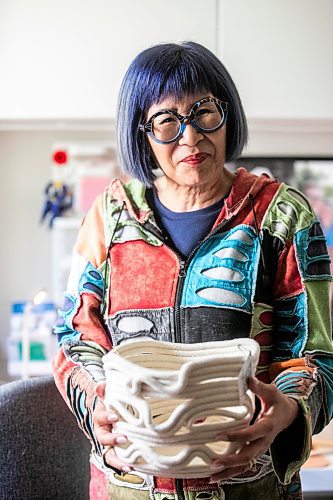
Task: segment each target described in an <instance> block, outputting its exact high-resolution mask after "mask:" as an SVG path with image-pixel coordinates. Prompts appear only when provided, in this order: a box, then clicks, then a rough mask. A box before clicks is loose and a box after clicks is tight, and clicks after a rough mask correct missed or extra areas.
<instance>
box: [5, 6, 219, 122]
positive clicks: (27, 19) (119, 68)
mask: <svg viewBox="0 0 333 500" xmlns="http://www.w3.org/2000/svg"><path fill="white" fill-rule="evenodd" d="M181 40H195V41H198V42H200V43H203V44H204V45H206V46H208V47H209V48H210V49H212V50H215V48H216V1H215V0H205V1H204V2H203V1H202V0H167V1H160V0H139V1H135V0H93V1H92V0H85V1H82V0H70V1H68V0H57V1H53V0H33V1H28V2H27V1H26V0H13V1H10V0H5V1H2V2H0V67H1V78H0V120H1V119H2V120H6V119H9V120H10V119H18V120H20V119H48V118H51V119H59V118H65V119H66V118H75V119H78V118H79V119H80V118H97V119H101V118H110V117H112V116H114V113H115V107H116V99H117V94H118V89H119V85H120V82H121V79H122V77H123V75H124V73H125V70H126V69H127V67H128V65H129V63H130V61H131V60H132V59H133V57H134V56H135V55H136V54H137V53H138V52H139V51H140V50H142V49H144V48H146V47H148V46H150V45H153V44H156V43H159V42H163V41H181Z"/></svg>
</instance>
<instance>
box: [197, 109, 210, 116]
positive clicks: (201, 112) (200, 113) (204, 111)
mask: <svg viewBox="0 0 333 500" xmlns="http://www.w3.org/2000/svg"><path fill="white" fill-rule="evenodd" d="M210 113H213V110H211V109H207V108H205V109H198V111H197V112H196V113H195V116H203V115H208V114H210Z"/></svg>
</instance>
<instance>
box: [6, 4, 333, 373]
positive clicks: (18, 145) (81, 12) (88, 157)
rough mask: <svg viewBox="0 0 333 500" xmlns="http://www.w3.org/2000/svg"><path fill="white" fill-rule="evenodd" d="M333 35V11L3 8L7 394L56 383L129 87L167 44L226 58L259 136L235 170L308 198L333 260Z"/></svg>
mask: <svg viewBox="0 0 333 500" xmlns="http://www.w3.org/2000/svg"><path fill="white" fill-rule="evenodd" d="M332 26H333V2H332V0H317V1H316V2H314V1H313V0H293V1H290V0H251V1H248V0H205V1H204V2H203V1H202V0H182V1H179V0H168V1H167V2H162V1H156V0H140V1H134V0H133V1H131V0H122V1H121V2H120V1H119V0H57V1H55V0H29V1H26V0H0V68H1V69H0V72H1V77H0V168H1V183H0V200H1V212H0V217H1V246H0V256H1V263H2V266H1V277H2V280H1V287H0V380H1V381H2V382H5V381H8V380H13V379H16V378H20V377H22V376H24V375H26V376H27V375H28V376H35V375H40V374H44V373H50V371H51V369H50V364H51V360H52V355H53V353H54V349H55V339H54V337H53V335H52V333H51V326H52V322H53V321H54V316H55V313H56V309H57V307H58V306H59V305H60V302H61V297H62V293H63V291H64V287H65V285H66V279H67V275H68V272H69V265H70V258H71V250H72V246H73V244H74V241H75V237H76V233H77V230H78V228H79V225H80V222H81V220H82V217H83V216H84V214H85V213H86V211H87V210H88V208H89V206H90V204H91V202H92V200H93V199H94V197H95V196H96V195H97V194H98V193H99V192H100V191H101V190H102V189H103V188H104V186H105V185H106V184H107V183H108V182H109V180H110V178H111V177H113V176H115V175H121V173H120V172H119V167H118V163H117V150H116V144H115V134H114V125H115V108H116V100H117V94H118V90H119V86H120V82H121V79H122V77H123V75H124V72H125V70H126V68H127V67H128V65H129V63H130V61H131V60H132V58H133V57H134V56H135V55H136V54H137V53H138V52H139V51H140V50H142V49H144V48H146V47H148V46H150V45H153V44H155V43H159V42H166V41H182V40H194V41H197V42H199V43H202V44H203V45H205V46H207V47H208V48H209V49H211V50H212V51H213V52H215V53H216V54H217V56H218V57H220V58H221V60H222V61H223V62H224V64H225V65H226V67H227V68H228V70H229V71H230V73H231V75H232V77H233V79H234V80H235V83H236V86H237V88H238V89H239V91H240V95H241V98H242V101H243V104H244V108H245V112H246V114H247V117H248V124H249V133H250V140H249V144H248V147H247V149H246V150H245V152H244V157H243V158H242V159H240V160H239V161H237V162H235V163H234V164H231V165H230V168H231V169H234V168H236V167H237V166H238V165H244V166H246V167H247V168H249V169H251V170H252V169H254V170H255V171H257V172H262V171H265V172H266V173H268V174H269V175H273V176H276V177H277V178H279V180H281V181H286V182H288V183H290V184H292V185H295V186H296V187H298V188H300V189H302V190H303V191H304V192H305V193H306V194H307V196H308V197H309V198H310V200H311V202H312V204H313V206H314V208H315V210H316V211H317V214H318V217H319V219H320V220H321V222H322V225H323V227H324V230H325V234H326V237H327V240H328V244H329V247H330V252H331V254H332V255H333V251H332V248H333V98H332V89H333V66H332V49H333V30H332ZM25 334H28V335H29V336H30V351H29V359H28V365H27V366H24V346H23V344H22V338H23V337H24V335H25Z"/></svg>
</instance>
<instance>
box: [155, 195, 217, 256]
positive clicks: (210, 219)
mask: <svg viewBox="0 0 333 500" xmlns="http://www.w3.org/2000/svg"><path fill="white" fill-rule="evenodd" d="M153 196H154V199H153V202H154V205H155V207H154V208H155V215H156V219H157V222H158V224H159V225H161V227H162V229H164V231H165V232H166V233H167V234H168V236H169V238H170V240H171V242H172V243H173V246H174V247H175V249H176V250H177V251H178V252H179V253H180V254H181V255H182V256H184V257H188V256H189V255H190V253H191V252H192V250H193V249H194V248H195V247H196V246H197V245H198V244H199V243H200V241H202V240H203V239H204V238H205V237H206V236H207V235H208V233H209V231H210V230H211V228H212V227H213V225H214V223H215V221H216V219H217V217H218V215H219V213H220V212H221V209H222V206H223V202H224V198H222V199H221V200H219V201H217V202H216V203H214V204H213V205H210V206H209V207H205V208H201V209H200V210H193V211H191V212H173V211H172V210H169V209H168V208H167V207H165V206H164V205H162V203H161V202H160V200H159V199H158V197H157V194H156V192H155V190H153Z"/></svg>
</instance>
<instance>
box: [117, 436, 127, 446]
mask: <svg viewBox="0 0 333 500" xmlns="http://www.w3.org/2000/svg"><path fill="white" fill-rule="evenodd" d="M116 443H117V444H125V443H127V439H126V438H125V436H119V437H117V439H116Z"/></svg>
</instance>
